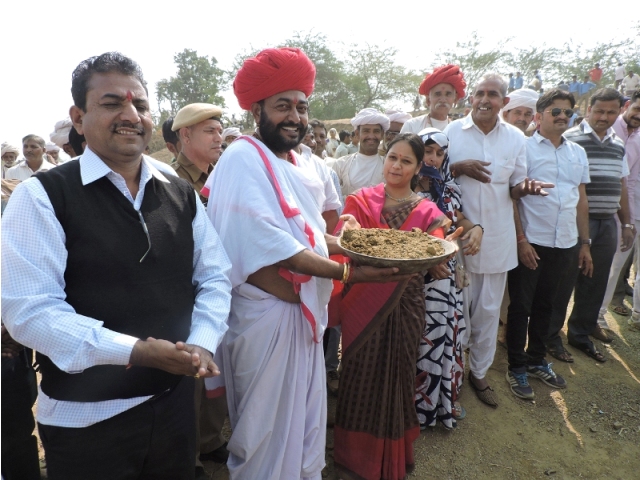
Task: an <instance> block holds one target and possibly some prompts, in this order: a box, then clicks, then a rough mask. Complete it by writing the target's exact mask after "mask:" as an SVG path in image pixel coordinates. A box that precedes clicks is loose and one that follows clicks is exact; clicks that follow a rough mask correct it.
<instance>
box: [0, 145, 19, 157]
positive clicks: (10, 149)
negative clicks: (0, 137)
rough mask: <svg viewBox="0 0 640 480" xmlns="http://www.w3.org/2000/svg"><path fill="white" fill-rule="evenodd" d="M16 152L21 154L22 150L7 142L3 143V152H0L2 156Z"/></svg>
mask: <svg viewBox="0 0 640 480" xmlns="http://www.w3.org/2000/svg"><path fill="white" fill-rule="evenodd" d="M11 152H13V153H15V154H16V155H20V150H18V148H17V147H14V146H13V145H10V144H9V143H7V142H5V143H3V144H2V153H0V157H1V156H3V155H4V154H5V153H11Z"/></svg>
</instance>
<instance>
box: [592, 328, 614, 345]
mask: <svg viewBox="0 0 640 480" xmlns="http://www.w3.org/2000/svg"><path fill="white" fill-rule="evenodd" d="M591 336H592V337H593V338H597V339H598V340H600V341H601V342H604V343H611V342H613V337H612V336H611V335H609V333H608V332H607V331H606V330H605V329H604V328H602V327H601V326H600V325H598V326H597V327H596V329H595V330H594V331H593V333H592V334H591Z"/></svg>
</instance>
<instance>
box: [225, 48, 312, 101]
mask: <svg viewBox="0 0 640 480" xmlns="http://www.w3.org/2000/svg"><path fill="white" fill-rule="evenodd" d="M315 79H316V67H315V65H314V64H313V62H312V61H311V60H309V57H307V56H306V55H305V54H304V52H303V51H302V50H300V49H299V48H289V47H283V48H268V49H266V50H263V51H261V52H260V53H259V54H258V55H256V56H255V57H253V58H248V59H247V60H245V61H244V63H243V64H242V68H240V70H238V74H237V75H236V79H235V80H234V81H233V93H235V94H236V97H237V98H238V103H239V104H240V106H241V107H242V108H243V109H245V110H250V109H251V104H253V103H255V102H259V101H260V100H264V99H265V98H268V97H270V96H272V95H275V94H276V93H280V92H286V91H287V90H299V91H301V92H304V94H305V95H306V96H307V97H308V96H309V95H311V92H313V84H314V81H315Z"/></svg>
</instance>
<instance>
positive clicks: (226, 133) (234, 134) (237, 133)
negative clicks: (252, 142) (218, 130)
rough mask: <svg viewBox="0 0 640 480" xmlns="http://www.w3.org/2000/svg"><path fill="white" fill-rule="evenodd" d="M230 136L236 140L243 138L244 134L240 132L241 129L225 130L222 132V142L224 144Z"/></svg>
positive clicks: (231, 128)
mask: <svg viewBox="0 0 640 480" xmlns="http://www.w3.org/2000/svg"><path fill="white" fill-rule="evenodd" d="M228 136H232V137H234V138H238V137H240V136H242V132H241V131H240V129H239V128H238V127H229V128H225V129H224V130H223V131H222V141H223V142H224V139H225V138H227V137H228Z"/></svg>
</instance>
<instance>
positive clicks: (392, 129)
mask: <svg viewBox="0 0 640 480" xmlns="http://www.w3.org/2000/svg"><path fill="white" fill-rule="evenodd" d="M384 114H385V115H386V116H387V117H389V130H387V131H386V132H385V133H384V138H383V139H382V143H381V144H380V148H379V149H378V153H379V154H380V155H382V156H386V155H387V145H389V143H391V141H392V140H393V139H394V138H396V136H397V135H398V134H399V133H400V130H402V127H403V126H404V124H405V123H406V122H408V121H409V120H411V119H412V118H413V117H412V116H411V115H410V114H409V113H405V112H400V111H398V110H387V111H386V112H384Z"/></svg>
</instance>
